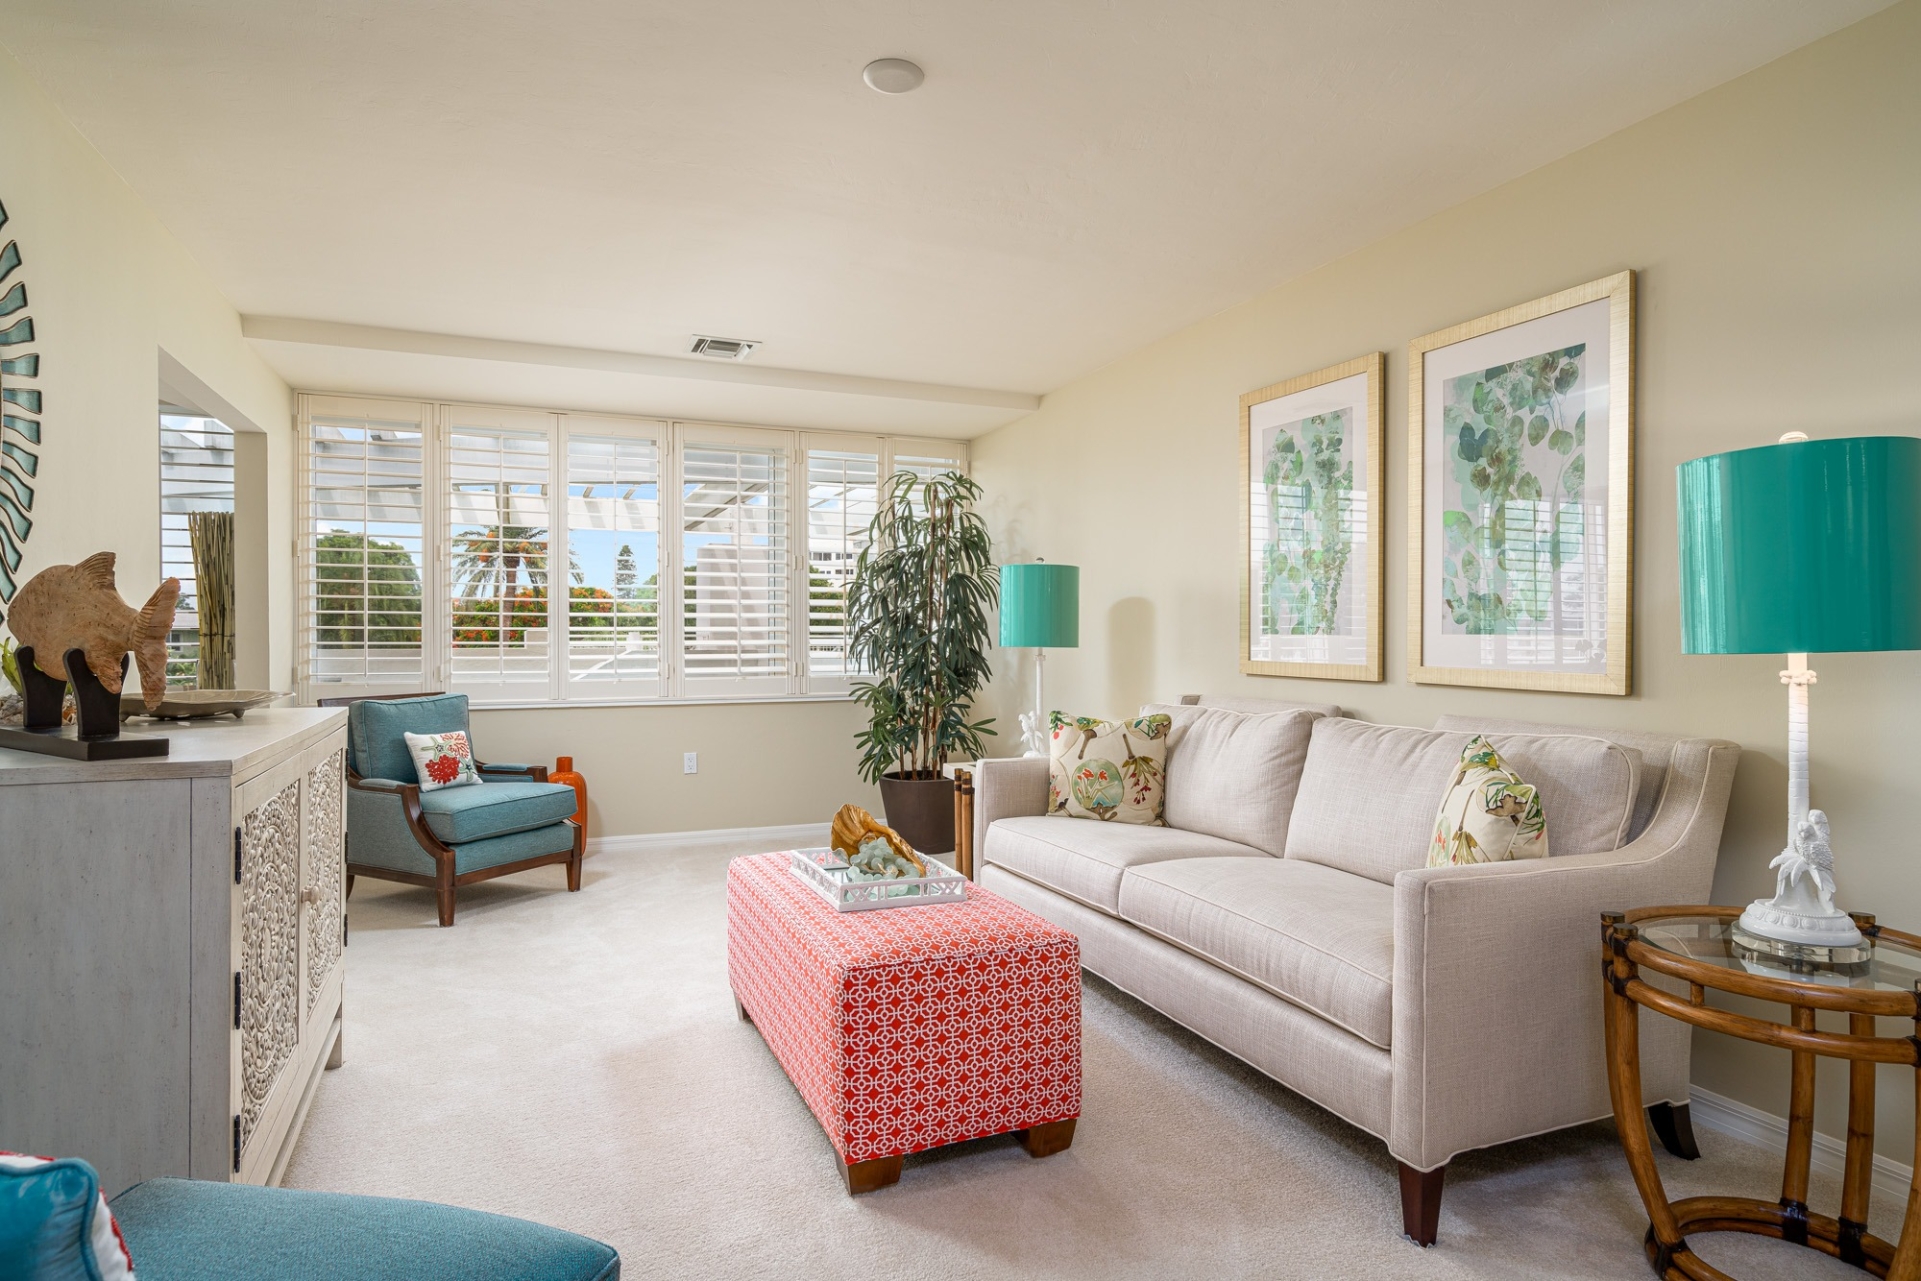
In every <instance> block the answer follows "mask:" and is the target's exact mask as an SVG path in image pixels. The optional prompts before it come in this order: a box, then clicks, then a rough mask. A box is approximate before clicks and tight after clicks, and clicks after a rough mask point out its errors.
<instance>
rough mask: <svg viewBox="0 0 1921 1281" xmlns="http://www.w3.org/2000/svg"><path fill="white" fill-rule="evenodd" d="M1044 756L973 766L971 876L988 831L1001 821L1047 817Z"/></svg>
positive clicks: (977, 868)
mask: <svg viewBox="0 0 1921 1281" xmlns="http://www.w3.org/2000/svg"><path fill="white" fill-rule="evenodd" d="M1047 767H1048V761H1047V758H1046V757H1045V756H999V757H989V758H987V759H985V760H982V761H979V762H977V763H976V764H975V766H974V863H973V867H974V875H976V876H979V875H980V871H981V867H982V866H983V864H982V863H981V855H982V854H983V853H985V852H986V849H987V829H988V828H989V827H990V826H992V825H993V824H994V823H995V822H997V821H999V820H1000V819H1003V818H1033V817H1038V816H1039V815H1042V814H1045V813H1047Z"/></svg>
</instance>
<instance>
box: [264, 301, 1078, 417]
mask: <svg viewBox="0 0 1921 1281" xmlns="http://www.w3.org/2000/svg"><path fill="white" fill-rule="evenodd" d="M240 332H241V333H242V334H243V335H245V336H246V337H248V338H258V339H260V340H261V341H263V342H285V343H304V344H307V345H309V346H316V347H350V348H357V349H360V350H365V351H398V352H407V353H410V354H412V355H417V356H452V357H455V358H458V359H462V360H492V361H501V362H505V363H509V364H517V365H546V366H549V367H554V368H561V369H596V370H601V371H604V372H607V373H615V374H640V375H643V376H645V377H649V378H696V379H701V380H704V381H707V382H723V383H752V384H754V385H756V386H761V387H786V388H790V389H792V390H795V391H820V392H837V393H839V394H841V395H848V396H879V397H882V398H885V399H888V400H920V401H933V402H938V403H941V404H948V405H984V406H987V407H989V408H993V409H1027V410H1033V409H1039V408H1040V404H1041V398H1040V397H1039V396H1035V395H1031V394H1029V393H1027V392H1023V391H995V390H993V389H992V388H987V387H949V386H945V385H943V384H941V383H916V382H903V381H901V380H899V379H894V378H868V377H865V376H863V375H860V374H824V373H818V372H815V371H813V370H808V369H779V368H774V367H772V366H768V365H753V364H744V363H739V362H735V361H721V360H699V359H695V358H692V357H686V356H649V355H643V354H641V353H640V352H633V351H606V350H601V349H597V348H592V347H562V346H558V345H555V344H553V343H540V342H518V341H514V340H511V339H505V338H473V337H468V336H466V335H463V334H433V333H423V332H421V331H419V330H414V329H387V328H383V327H381V326H379V325H351V324H344V323H342V322H340V321H334V320H300V319H297V318H295V317H292V316H242V317H241V318H240Z"/></svg>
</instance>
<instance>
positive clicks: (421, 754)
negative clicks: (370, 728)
mask: <svg viewBox="0 0 1921 1281" xmlns="http://www.w3.org/2000/svg"><path fill="white" fill-rule="evenodd" d="M407 750H408V751H409V752H412V753H413V757H414V773H415V774H417V775H419V776H420V790H421V791H423V792H431V791H433V790H434V789H435V788H437V787H462V786H465V785H466V784H468V783H478V782H480V781H481V778H480V771H479V770H477V769H475V768H474V753H473V749H472V748H471V747H469V746H468V745H467V731H466V730H460V729H457V730H455V731H453V732H452V733H451V734H409V735H407Z"/></svg>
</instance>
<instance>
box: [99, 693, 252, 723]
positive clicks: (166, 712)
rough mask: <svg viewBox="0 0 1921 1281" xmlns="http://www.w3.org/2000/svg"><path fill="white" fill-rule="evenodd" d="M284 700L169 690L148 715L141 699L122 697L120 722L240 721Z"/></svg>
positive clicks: (249, 694)
mask: <svg viewBox="0 0 1921 1281" xmlns="http://www.w3.org/2000/svg"><path fill="white" fill-rule="evenodd" d="M285 697H286V695H285V694H281V693H278V692H276V691H274V690H270V689H170V690H168V691H167V692H166V695H165V696H164V697H162V698H161V700H160V706H159V707H158V708H156V709H155V710H153V711H151V712H150V711H148V710H147V704H146V703H145V702H144V701H143V700H142V699H141V696H140V695H138V694H122V695H121V696H120V719H121V720H123V721H124V720H126V719H127V718H128V717H129V716H151V717H153V718H154V719H155V720H160V721H195V720H201V719H204V718H205V717H209V716H231V717H233V718H234V719H235V720H239V719H241V717H243V716H245V715H246V714H247V712H248V711H249V710H250V709H252V708H255V707H259V706H261V705H262V704H263V703H271V702H273V701H274V700H275V699H276V698H285Z"/></svg>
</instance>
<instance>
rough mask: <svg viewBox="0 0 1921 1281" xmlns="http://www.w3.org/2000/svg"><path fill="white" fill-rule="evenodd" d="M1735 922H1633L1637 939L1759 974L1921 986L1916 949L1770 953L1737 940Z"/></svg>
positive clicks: (1907, 988)
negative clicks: (1838, 954) (1834, 956)
mask: <svg viewBox="0 0 1921 1281" xmlns="http://www.w3.org/2000/svg"><path fill="white" fill-rule="evenodd" d="M1735 921H1736V918H1734V917H1727V918H1719V917H1711V916H1689V915H1681V916H1655V917H1648V918H1647V919H1645V920H1641V921H1637V922H1636V923H1635V927H1636V928H1637V929H1638V930H1639V931H1640V935H1641V940H1642V942H1644V943H1647V944H1649V945H1650V946H1653V947H1657V948H1660V949H1661V950H1662V951H1664V952H1671V953H1673V954H1674V955H1676V956H1684V957H1687V958H1688V959H1690V960H1693V961H1697V962H1704V963H1706V964H1709V965H1718V966H1720V967H1721V968H1723V969H1727V970H1733V971H1736V972H1740V973H1747V974H1753V975H1755V976H1757V977H1760V978H1770V979H1784V980H1787V981H1789V982H1793V983H1819V984H1822V985H1824V986H1831V987H1849V988H1860V989H1863V990H1868V991H1881V992H1913V991H1915V990H1916V987H1917V985H1921V951H1917V950H1916V949H1914V948H1911V947H1908V946H1906V945H1904V944H1901V943H1897V942H1895V941H1894V940H1892V939H1888V938H1880V939H1869V940H1868V941H1867V945H1866V946H1865V947H1862V948H1858V949H1848V951H1849V952H1851V953H1853V954H1854V956H1855V958H1856V959H1853V960H1836V961H1826V960H1821V959H1817V957H1818V955H1819V954H1820V953H1821V952H1822V951H1823V950H1824V949H1815V948H1804V949H1796V948H1794V947H1793V945H1791V944H1777V945H1775V946H1777V947H1779V948H1780V949H1782V951H1784V952H1790V953H1792V952H1800V953H1802V955H1800V956H1790V955H1772V954H1769V953H1767V952H1763V951H1761V950H1758V949H1755V948H1752V947H1748V946H1746V945H1744V944H1743V943H1742V942H1741V941H1740V940H1739V939H1737V937H1736V931H1735ZM1844 955H1845V954H1844Z"/></svg>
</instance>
